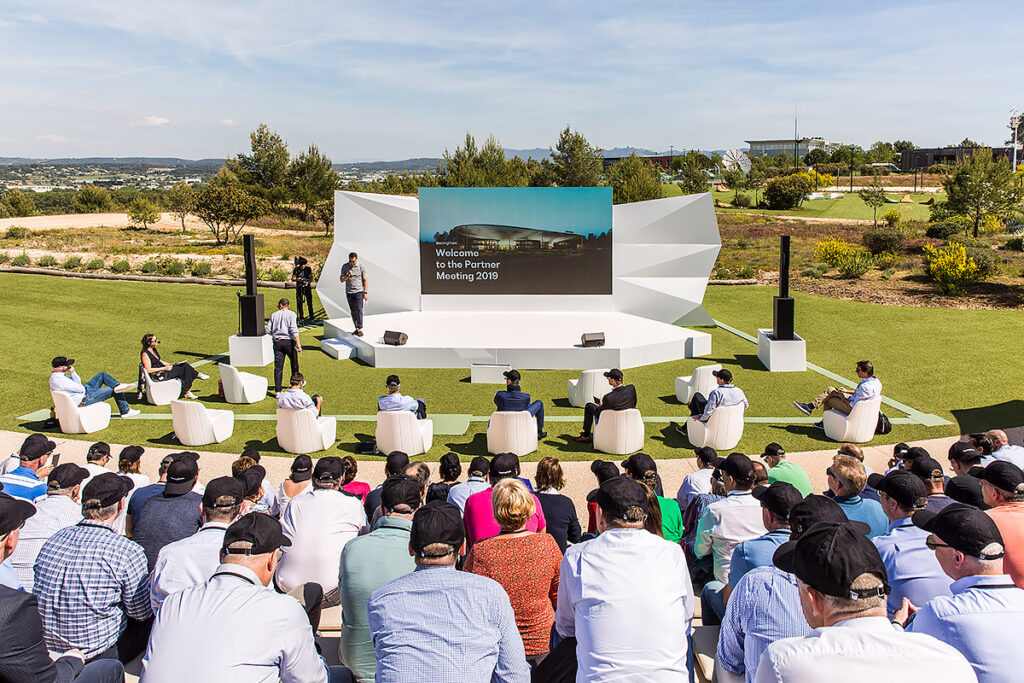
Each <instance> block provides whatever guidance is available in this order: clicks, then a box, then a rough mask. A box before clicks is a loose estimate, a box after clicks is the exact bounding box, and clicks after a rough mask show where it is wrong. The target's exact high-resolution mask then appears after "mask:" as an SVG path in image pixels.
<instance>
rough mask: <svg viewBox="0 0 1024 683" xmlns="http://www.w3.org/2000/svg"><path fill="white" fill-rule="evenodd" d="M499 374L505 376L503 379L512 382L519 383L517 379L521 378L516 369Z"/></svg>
mask: <svg viewBox="0 0 1024 683" xmlns="http://www.w3.org/2000/svg"><path fill="white" fill-rule="evenodd" d="M501 374H502V375H504V376H505V379H507V380H508V381H510V382H512V384H519V380H521V379H522V378H523V376H522V375H520V374H519V371H518V370H506V371H505V372H503V373H501Z"/></svg>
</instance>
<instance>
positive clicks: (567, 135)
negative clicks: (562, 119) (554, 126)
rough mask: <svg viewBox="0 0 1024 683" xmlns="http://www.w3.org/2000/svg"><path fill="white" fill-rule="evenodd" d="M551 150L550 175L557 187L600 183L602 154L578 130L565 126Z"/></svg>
mask: <svg viewBox="0 0 1024 683" xmlns="http://www.w3.org/2000/svg"><path fill="white" fill-rule="evenodd" d="M549 151H550V152H551V163H552V176H553V178H554V182H555V185H557V186H559V187H595V186H597V185H599V184H600V183H601V172H602V170H603V168H604V154H603V153H602V151H601V148H600V147H595V146H593V145H591V144H590V143H589V142H587V139H586V138H585V137H583V135H582V134H580V133H579V131H574V130H570V129H569V126H566V127H565V130H563V131H562V132H561V133H560V134H559V135H558V142H557V143H556V144H555V146H554V148H549Z"/></svg>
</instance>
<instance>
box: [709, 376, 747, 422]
mask: <svg viewBox="0 0 1024 683" xmlns="http://www.w3.org/2000/svg"><path fill="white" fill-rule="evenodd" d="M741 403H742V404H743V409H744V410H746V409H747V408H749V407H750V403H749V402H748V401H747V397H746V395H745V394H744V393H743V390H742V389H740V388H739V387H736V386H734V385H732V384H719V385H718V386H717V387H715V388H714V389H712V390H711V393H710V394H708V403H707V405H706V406H704V412H703V413H702V414H701V416H700V421H701V422H707V421H708V418H710V417H711V413H713V412H715V408H718V407H720V406H721V407H723V408H725V407H727V406H736V405H739V404H741Z"/></svg>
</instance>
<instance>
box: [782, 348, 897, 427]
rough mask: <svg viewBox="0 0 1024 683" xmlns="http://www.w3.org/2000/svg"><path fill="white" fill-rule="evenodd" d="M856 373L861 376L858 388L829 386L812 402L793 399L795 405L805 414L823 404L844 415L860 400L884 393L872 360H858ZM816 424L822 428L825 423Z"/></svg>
mask: <svg viewBox="0 0 1024 683" xmlns="http://www.w3.org/2000/svg"><path fill="white" fill-rule="evenodd" d="M856 373H857V377H860V383H859V384H857V388H856V389H854V390H852V391H851V390H850V389H846V388H839V389H836V388H835V387H828V388H827V389H825V391H823V392H821V394H819V395H818V396H817V398H815V399H814V400H813V401H811V402H810V403H801V402H800V401H793V405H794V406H796V409H797V410H799V411H800V412H801V413H803V414H804V415H810V414H811V413H813V412H814V409H815V408H820V407H822V406H824V408H825V409H826V410H829V409H831V410H838V411H839V412H841V413H842V414H843V415H849V414H850V411H851V410H853V407H854V406H855V405H857V403H859V402H860V401H867V400H870V399H873V398H878V397H879V396H881V395H882V382H881V381H880V380H879V379H878V378H877V377H875V366H874V365H872V364H871V361H869V360H859V361H857V368H856ZM814 426H815V427H817V428H819V429H821V428H823V427H824V424H823V423H822V422H821V421H819V422H816V423H814Z"/></svg>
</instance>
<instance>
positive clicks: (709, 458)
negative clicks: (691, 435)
mask: <svg viewBox="0 0 1024 683" xmlns="http://www.w3.org/2000/svg"><path fill="white" fill-rule="evenodd" d="M693 454H694V455H695V456H696V457H698V458H700V459H701V460H702V461H703V462H707V463H711V464H712V465H714V464H717V461H718V453H717V452H715V449H714V448H712V447H711V446H700V447H698V448H694V449H693Z"/></svg>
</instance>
